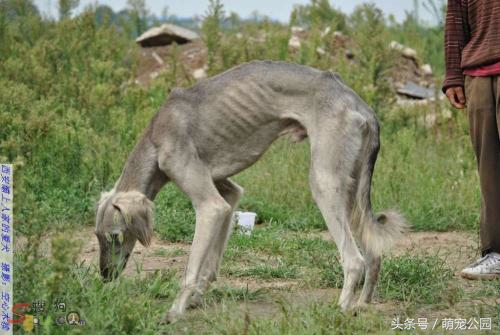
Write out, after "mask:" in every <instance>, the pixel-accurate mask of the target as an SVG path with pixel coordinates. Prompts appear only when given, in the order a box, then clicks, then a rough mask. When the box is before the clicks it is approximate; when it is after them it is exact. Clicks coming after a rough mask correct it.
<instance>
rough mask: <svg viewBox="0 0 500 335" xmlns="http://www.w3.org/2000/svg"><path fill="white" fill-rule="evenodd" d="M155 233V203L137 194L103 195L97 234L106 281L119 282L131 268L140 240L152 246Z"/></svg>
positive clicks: (99, 206) (97, 219)
mask: <svg viewBox="0 0 500 335" xmlns="http://www.w3.org/2000/svg"><path fill="white" fill-rule="evenodd" d="M152 233H153V202H151V201H150V200H149V199H148V198H147V197H146V196H145V195H144V194H142V193H140V192H137V191H130V192H115V191H114V190H113V191H111V192H108V193H103V194H102V196H101V199H100V200H99V202H98V203H97V210H96V228H95V234H96V236H97V239H98V240H99V248H100V257H99V266H100V270H101V275H102V276H103V278H104V280H106V281H109V280H112V279H114V278H116V277H117V276H118V275H119V274H120V273H121V272H122V270H123V269H124V268H125V265H126V264H127V261H128V258H129V257H130V254H131V253H132V250H133V249H134V246H135V243H136V241H137V240H139V242H140V243H141V244H142V245H144V246H149V245H150V243H151V236H152Z"/></svg>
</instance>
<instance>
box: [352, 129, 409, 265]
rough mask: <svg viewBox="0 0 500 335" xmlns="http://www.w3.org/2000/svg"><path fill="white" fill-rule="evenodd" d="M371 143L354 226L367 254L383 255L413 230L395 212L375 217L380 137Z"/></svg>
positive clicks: (359, 188) (353, 218)
mask: <svg viewBox="0 0 500 335" xmlns="http://www.w3.org/2000/svg"><path fill="white" fill-rule="evenodd" d="M373 135H376V137H375V136H374V137H373V138H371V139H370V140H369V141H368V142H367V146H369V149H370V150H368V152H369V154H368V155H367V157H366V161H365V163H364V164H363V165H362V166H361V169H360V179H359V184H358V187H357V192H356V200H355V202H354V206H353V211H352V216H351V218H352V221H351V222H352V225H353V228H354V232H355V234H356V237H357V239H358V241H359V242H360V243H361V244H362V248H363V250H364V251H365V252H367V253H369V254H371V255H373V256H381V255H382V254H383V252H384V251H386V250H388V249H390V248H391V247H392V245H393V244H394V242H396V241H397V240H398V239H399V238H400V237H401V235H403V234H404V233H405V231H407V230H408V229H409V225H408V224H407V223H406V220H405V218H404V217H403V216H402V215H401V214H399V213H398V212H396V211H394V210H388V211H385V212H382V213H378V214H377V215H374V214H373V212H372V206H371V195H370V193H371V182H372V175H373V169H374V166H375V161H376V159H377V155H378V150H379V141H378V134H377V133H375V134H373Z"/></svg>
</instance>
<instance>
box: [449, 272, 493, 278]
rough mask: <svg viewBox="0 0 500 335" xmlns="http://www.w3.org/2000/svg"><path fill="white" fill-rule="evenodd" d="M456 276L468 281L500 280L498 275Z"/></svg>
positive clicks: (460, 274) (461, 273)
mask: <svg viewBox="0 0 500 335" xmlns="http://www.w3.org/2000/svg"><path fill="white" fill-rule="evenodd" d="M458 275H459V276H460V277H462V278H465V279H470V280H494V279H500V273H481V274H472V273H464V272H459V273H458Z"/></svg>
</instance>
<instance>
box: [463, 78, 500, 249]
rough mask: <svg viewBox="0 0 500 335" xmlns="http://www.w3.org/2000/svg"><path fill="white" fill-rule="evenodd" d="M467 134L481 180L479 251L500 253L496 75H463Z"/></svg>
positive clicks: (499, 116)
mask: <svg viewBox="0 0 500 335" xmlns="http://www.w3.org/2000/svg"><path fill="white" fill-rule="evenodd" d="M465 96H466V99H467V109H468V112H469V123H470V135H471V139H472V146H473V148H474V151H475V152H476V159H477V165H478V170H479V180H480V183H481V220H480V236H481V253H482V255H483V256H484V255H485V254H486V253H488V252H490V251H495V252H499V253H500V135H499V134H500V76H498V75H496V76H491V77H471V76H466V77H465Z"/></svg>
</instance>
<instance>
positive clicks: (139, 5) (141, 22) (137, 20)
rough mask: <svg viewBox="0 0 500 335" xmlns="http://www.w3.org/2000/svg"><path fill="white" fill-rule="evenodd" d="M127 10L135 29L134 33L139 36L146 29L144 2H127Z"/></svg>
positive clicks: (143, 0)
mask: <svg viewBox="0 0 500 335" xmlns="http://www.w3.org/2000/svg"><path fill="white" fill-rule="evenodd" d="M127 9H128V12H129V15H130V19H131V20H132V22H133V25H134V27H135V33H136V35H137V36H139V35H141V34H142V33H143V32H144V31H146V29H147V28H148V23H147V16H148V9H147V8H146V2H145V0H127Z"/></svg>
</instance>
